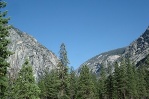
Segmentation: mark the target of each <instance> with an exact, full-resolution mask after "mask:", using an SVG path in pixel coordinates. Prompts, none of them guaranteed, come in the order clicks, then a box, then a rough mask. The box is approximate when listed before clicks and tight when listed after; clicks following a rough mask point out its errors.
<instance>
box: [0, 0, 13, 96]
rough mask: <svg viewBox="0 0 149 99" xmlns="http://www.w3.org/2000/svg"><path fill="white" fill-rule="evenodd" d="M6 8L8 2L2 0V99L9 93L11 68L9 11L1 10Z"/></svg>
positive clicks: (0, 7)
mask: <svg viewBox="0 0 149 99" xmlns="http://www.w3.org/2000/svg"><path fill="white" fill-rule="evenodd" d="M5 6H6V2H4V1H2V0H0V99H4V98H5V96H6V93H7V90H6V89H7V86H8V78H7V67H9V64H8V63H7V61H6V59H7V58H8V56H9V55H10V54H11V53H10V51H8V49H7V45H8V44H9V41H8V40H7V39H6V37H8V36H9V33H8V29H9V27H8V25H7V24H8V20H9V18H5V16H6V15H7V11H5V12H2V11H1V9H2V8H4V7H5Z"/></svg>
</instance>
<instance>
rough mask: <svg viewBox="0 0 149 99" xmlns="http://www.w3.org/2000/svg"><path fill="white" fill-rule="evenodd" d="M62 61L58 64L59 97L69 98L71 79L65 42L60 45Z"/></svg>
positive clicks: (61, 98)
mask: <svg viewBox="0 0 149 99" xmlns="http://www.w3.org/2000/svg"><path fill="white" fill-rule="evenodd" d="M59 53H60V57H59V58H60V62H59V64H58V65H57V72H58V77H59V82H60V85H59V93H58V97H59V99H69V82H68V81H69V79H68V64H69V60H68V58H67V51H66V48H65V44H64V43H62V44H61V46H60V51H59Z"/></svg>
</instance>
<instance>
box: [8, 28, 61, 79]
mask: <svg viewBox="0 0 149 99" xmlns="http://www.w3.org/2000/svg"><path fill="white" fill-rule="evenodd" d="M9 32H10V37H9V38H8V39H10V41H11V43H10V44H9V46H8V49H9V50H10V51H12V52H13V53H14V54H13V55H11V56H10V57H9V58H8V62H9V63H10V68H9V69H8V72H9V74H10V76H11V77H15V76H16V75H17V73H18V71H19V70H20V68H21V66H22V64H23V63H24V61H25V59H29V62H30V64H31V65H32V66H33V71H34V76H35V78H37V77H38V75H40V73H42V71H43V70H45V69H49V70H51V69H54V68H55V67H56V65H57V63H58V58H57V57H56V56H55V55H54V53H52V52H51V51H49V50H48V49H47V48H46V47H44V46H43V45H41V44H39V43H38V42H37V40H36V39H35V38H33V37H31V36H30V35H28V34H27V33H24V32H21V31H20V30H18V29H16V28H14V27H13V28H11V29H10V30H9Z"/></svg>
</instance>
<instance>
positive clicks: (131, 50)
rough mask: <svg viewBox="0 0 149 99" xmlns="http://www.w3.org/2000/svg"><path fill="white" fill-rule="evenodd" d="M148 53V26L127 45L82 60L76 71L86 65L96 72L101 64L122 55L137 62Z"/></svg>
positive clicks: (111, 61)
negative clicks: (84, 60)
mask: <svg viewBox="0 0 149 99" xmlns="http://www.w3.org/2000/svg"><path fill="white" fill-rule="evenodd" d="M148 54H149V27H148V28H147V29H146V31H145V32H144V33H143V34H142V35H141V36H140V37H139V38H138V39H137V40H135V41H134V42H132V43H131V44H130V45H129V46H127V47H124V48H119V49H116V50H112V51H109V52H105V53H101V54H99V55H97V56H95V57H93V58H91V59H89V60H88V61H86V62H84V63H83V64H82V65H81V66H80V67H79V68H78V69H77V70H76V72H77V73H78V74H79V72H80V70H81V67H82V66H83V65H88V67H89V68H90V70H92V72H93V73H95V74H97V73H99V71H100V66H101V64H104V66H106V68H107V66H108V64H113V63H114V62H115V61H118V60H119V59H120V58H122V57H129V58H130V60H131V61H132V62H134V63H135V64H137V63H138V62H139V61H140V60H142V59H144V58H145V57H146V56H147V55H148Z"/></svg>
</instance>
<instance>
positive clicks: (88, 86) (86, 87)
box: [76, 65, 96, 99]
mask: <svg viewBox="0 0 149 99" xmlns="http://www.w3.org/2000/svg"><path fill="white" fill-rule="evenodd" d="M76 99H96V95H95V87H94V83H93V81H92V79H91V74H90V71H89V68H88V67H87V66H86V65H85V66H83V67H82V69H81V72H80V76H79V80H78V87H77V97H76Z"/></svg>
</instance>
